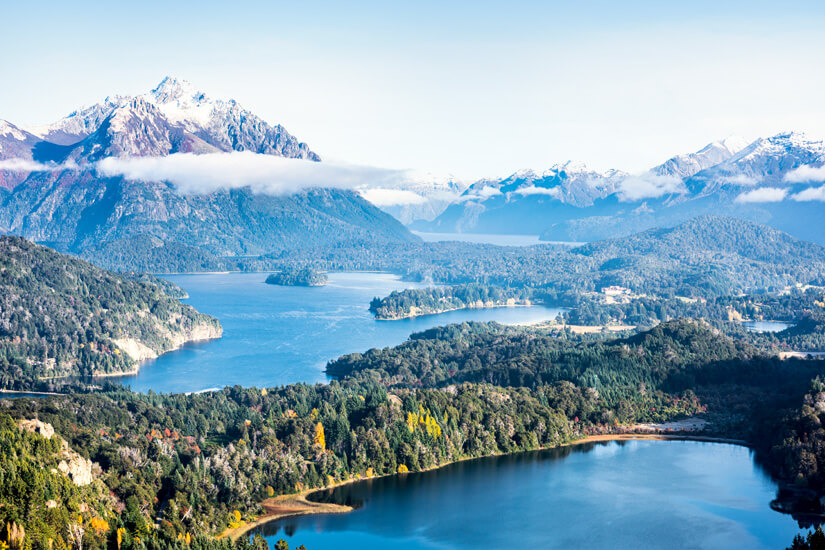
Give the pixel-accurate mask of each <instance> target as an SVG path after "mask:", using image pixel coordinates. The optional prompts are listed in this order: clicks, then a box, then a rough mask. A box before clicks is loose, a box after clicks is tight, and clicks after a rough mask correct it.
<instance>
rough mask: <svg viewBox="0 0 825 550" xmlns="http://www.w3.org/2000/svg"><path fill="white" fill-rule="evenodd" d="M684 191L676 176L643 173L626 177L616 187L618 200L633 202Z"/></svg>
mask: <svg viewBox="0 0 825 550" xmlns="http://www.w3.org/2000/svg"><path fill="white" fill-rule="evenodd" d="M685 191H686V189H685V186H684V184H683V183H682V180H681V179H680V178H678V177H676V176H657V175H655V174H650V173H645V174H641V175H638V176H628V177H626V178H625V179H623V180H622V181H621V182H620V183H619V185H618V195H619V200H621V201H624V202H633V201H638V200H641V199H655V198H658V197H661V196H663V195H668V194H671V193H684V192H685Z"/></svg>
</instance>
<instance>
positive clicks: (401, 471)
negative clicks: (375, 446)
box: [398, 464, 410, 474]
mask: <svg viewBox="0 0 825 550" xmlns="http://www.w3.org/2000/svg"><path fill="white" fill-rule="evenodd" d="M409 471H410V470H409V469H408V468H407V466H406V465H404V464H399V465H398V473H399V474H406V473H407V472H409Z"/></svg>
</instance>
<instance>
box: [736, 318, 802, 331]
mask: <svg viewBox="0 0 825 550" xmlns="http://www.w3.org/2000/svg"><path fill="white" fill-rule="evenodd" d="M742 326H743V327H745V328H746V329H747V330H749V331H750V332H781V331H783V330H785V329H786V328H790V327H792V326H793V324H791V323H783V322H782V321H743V322H742Z"/></svg>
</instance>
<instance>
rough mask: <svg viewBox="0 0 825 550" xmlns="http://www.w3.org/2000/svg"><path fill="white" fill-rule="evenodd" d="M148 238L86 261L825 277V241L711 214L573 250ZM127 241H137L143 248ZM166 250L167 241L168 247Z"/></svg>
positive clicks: (519, 282) (682, 289)
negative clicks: (234, 249)
mask: <svg viewBox="0 0 825 550" xmlns="http://www.w3.org/2000/svg"><path fill="white" fill-rule="evenodd" d="M136 239H137V237H136ZM147 239H149V240H150V241H151V242H146V241H147ZM152 239H153V238H148V237H145V238H143V240H140V242H138V243H130V244H129V245H128V246H125V247H123V249H122V250H120V251H119V252H117V253H115V252H114V251H113V252H111V253H110V254H111V255H113V256H112V257H113V258H115V260H109V259H107V258H108V256H107V253H106V252H105V251H100V252H99V253H97V255H94V256H92V258H93V259H94V260H95V261H96V262H102V263H101V265H106V266H118V267H119V268H121V269H131V270H136V271H154V272H174V271H182V270H193V271H203V270H218V269H225V270H241V271H277V270H282V269H302V268H305V267H311V268H312V269H315V270H322V271H360V270H383V271H391V272H393V273H397V274H399V275H402V276H403V277H405V278H406V279H408V280H415V281H434V282H437V283H442V284H448V285H459V284H468V283H481V284H491V285H496V286H501V287H534V288H545V287H552V288H553V289H554V290H555V291H557V292H560V293H564V292H573V293H581V292H594V291H598V290H599V289H601V288H603V287H605V286H611V285H620V286H625V287H628V288H630V289H632V290H633V291H635V292H636V293H644V294H655V295H657V296H665V297H672V296H685V297H689V298H707V297H711V296H723V295H727V296H730V295H736V294H739V293H741V292H752V291H754V290H767V291H778V290H781V289H783V288H785V287H786V286H789V285H794V284H796V283H805V284H807V283H812V284H823V283H825V249H823V247H821V246H819V245H816V244H812V243H807V242H804V241H798V240H796V239H793V238H792V237H790V236H788V235H787V234H785V233H782V232H779V231H776V230H774V229H771V228H769V227H766V226H762V225H758V224H754V223H751V222H746V221H743V220H735V219H732V218H720V217H710V216H705V217H700V218H695V219H693V220H689V221H687V222H685V223H683V224H681V225H679V226H676V227H674V228H668V229H657V230H650V231H646V232H643V233H639V234H637V235H633V236H630V237H625V238H621V239H615V240H609V241H602V242H599V243H592V244H588V245H584V246H580V247H575V248H571V247H566V246H558V245H537V246H528V247H502V246H494V245H487V244H473V243H462V242H439V243H423V242H403V243H399V242H384V241H380V240H374V241H370V242H365V241H363V240H357V239H352V240H340V241H337V242H335V243H333V244H325V245H313V244H312V243H311V242H307V243H304V244H303V245H302V246H300V247H298V248H295V247H290V246H286V245H284V246H282V247H280V248H275V249H273V250H272V251H271V252H270V253H268V254H265V255H262V256H259V257H252V258H249V257H234V258H233V257H221V258H218V257H214V256H213V257H210V258H205V257H202V255H203V251H202V250H200V249H192V250H189V249H187V248H186V247H185V246H184V245H174V244H168V243H167V244H164V243H162V242H160V243H156V242H154V241H157V239H154V240H152ZM133 244H134V246H139V247H140V251H141V252H140V253H139V254H136V253H135V252H134V246H133ZM275 246H277V245H275ZM169 247H173V248H172V249H170V250H166V249H167V248H169ZM144 252H145V254H144ZM189 252H191V254H189ZM190 256H192V257H191V258H190ZM152 258H154V259H152Z"/></svg>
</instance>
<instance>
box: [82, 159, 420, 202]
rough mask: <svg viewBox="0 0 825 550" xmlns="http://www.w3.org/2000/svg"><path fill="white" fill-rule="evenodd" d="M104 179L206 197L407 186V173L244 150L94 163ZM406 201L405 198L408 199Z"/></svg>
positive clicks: (108, 160) (105, 160) (106, 160)
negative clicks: (240, 191)
mask: <svg viewBox="0 0 825 550" xmlns="http://www.w3.org/2000/svg"><path fill="white" fill-rule="evenodd" d="M97 170H98V172H100V173H101V174H103V175H105V176H123V177H124V178H126V179H130V180H137V181H167V182H169V183H172V184H174V185H175V186H176V187H177V188H178V190H179V191H180V192H182V193H197V194H200V193H211V192H213V191H217V190H219V189H235V188H240V187H250V188H252V190H253V191H255V192H259V193H266V194H270V195H283V194H289V193H295V192H298V191H302V190H304V189H309V188H313V187H332V188H337V189H352V190H357V189H360V188H382V189H393V188H397V187H398V186H399V185H403V184H404V183H405V182H407V181H408V176H407V172H406V171H403V170H389V169H384V168H374V167H368V166H356V165H351V164H336V163H329V162H323V163H321V162H311V161H307V160H299V159H287V158H283V157H275V156H271V155H258V154H255V153H251V152H248V151H244V152H234V153H214V154H207V155H195V154H191V153H182V154H174V155H169V156H167V157H132V158H114V157H110V158H106V159H103V160H101V161H100V162H98V163H97ZM408 198H409V197H408Z"/></svg>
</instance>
